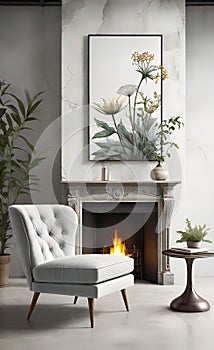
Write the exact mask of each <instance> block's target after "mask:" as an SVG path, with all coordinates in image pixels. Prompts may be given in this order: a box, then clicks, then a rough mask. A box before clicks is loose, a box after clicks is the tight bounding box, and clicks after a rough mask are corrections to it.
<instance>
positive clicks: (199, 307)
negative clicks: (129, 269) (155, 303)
mask: <svg viewBox="0 0 214 350" xmlns="http://www.w3.org/2000/svg"><path fill="white" fill-rule="evenodd" d="M162 254H164V255H167V256H170V257H172V258H182V259H185V261H186V266H187V283H186V288H185V290H184V292H183V293H182V294H181V295H180V296H179V297H177V298H176V299H174V300H172V302H171V303H170V308H171V309H172V310H175V311H181V312H202V311H208V310H209V309H210V304H209V303H208V301H207V300H205V299H204V298H202V297H200V296H199V295H198V294H197V293H196V291H195V289H194V287H193V283H192V266H193V262H194V260H195V259H198V258H208V257H213V256H214V253H211V252H205V253H197V254H196V253H194V254H189V253H180V252H174V251H172V250H170V249H168V250H163V251H162Z"/></svg>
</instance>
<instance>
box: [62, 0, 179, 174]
mask: <svg viewBox="0 0 214 350" xmlns="http://www.w3.org/2000/svg"><path fill="white" fill-rule="evenodd" d="M62 3H63V7H62V112H63V116H62V141H63V148H62V178H63V179H64V180H69V179H72V180H81V179H82V180H84V179H99V178H100V164H99V163H98V164H96V163H94V162H89V161H88V153H87V141H88V136H87V127H88V115H87V84H88V79H87V60H88V57H87V56H88V55H87V35H88V34H156V33H158V34H163V40H164V65H165V66H166V67H167V69H168V70H169V74H170V79H169V80H168V81H166V82H165V84H164V103H163V104H164V106H163V111H164V113H163V117H164V118H168V117H170V116H172V115H182V116H184V66H185V64H184V59H185V58H184V50H185V49H184V35H185V33H184V25H185V19H184V0H171V1H170V0H154V1H151V0H132V1H129V0H114V1H112V0H80V1H75V0H64V1H63V2H62ZM114 69H115V70H116V69H117V68H116V67H113V70H112V74H114ZM175 137H176V140H177V141H178V143H179V144H180V148H181V149H180V151H179V154H178V153H176V152H175V153H173V157H172V158H171V160H170V162H168V167H169V170H170V179H181V177H182V167H183V156H182V154H183V144H184V132H179V134H178V135H176V136H175ZM153 166H154V163H153V162H147V163H146V162H144V163H142V162H126V163H124V164H121V163H118V162H114V163H112V162H109V163H108V167H109V169H110V172H111V177H112V178H113V179H121V178H122V179H130V180H131V179H136V178H137V179H141V180H142V179H145V180H146V179H149V172H150V168H152V167H153ZM121 170H122V171H121Z"/></svg>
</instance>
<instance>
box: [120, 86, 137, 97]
mask: <svg viewBox="0 0 214 350" xmlns="http://www.w3.org/2000/svg"><path fill="white" fill-rule="evenodd" d="M136 90H137V86H136V85H133V84H127V85H123V86H121V87H120V88H119V89H118V90H117V93H118V94H119V95H123V96H132V95H133V94H134V93H135V91H136Z"/></svg>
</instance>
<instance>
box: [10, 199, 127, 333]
mask: <svg viewBox="0 0 214 350" xmlns="http://www.w3.org/2000/svg"><path fill="white" fill-rule="evenodd" d="M9 213H10V219H11V224H12V230H13V233H14V234H15V237H16V241H17V246H18V249H19V253H20V257H21V262H22V266H23V269H24V272H25V275H26V278H27V282H28V286H29V288H30V290H32V291H34V295H33V298H32V302H31V305H30V308H29V312H28V315H27V319H28V320H29V319H30V316H31V314H32V311H33V309H34V307H35V305H36V302H37V300H38V297H39V295H40V293H53V294H64V295H74V296H75V299H74V304H76V302H77V299H78V296H83V297H87V298H88V304H89V313H90V320H91V327H92V328H93V327H94V299H95V298H96V299H98V298H100V297H102V296H104V295H108V294H110V293H113V292H115V291H118V290H120V291H121V293H122V296H123V300H124V303H125V306H126V309H127V311H128V309H129V308H128V300H127V295H126V288H127V287H129V286H131V285H133V283H134V278H133V275H132V274H131V272H132V271H133V265H134V264H133V259H131V258H128V257H121V256H113V255H108V254H104V255H103V254H85V255H76V254H75V240H76V230H77V225H78V220H77V215H76V213H75V212H74V210H73V209H72V208H70V207H68V206H65V205H58V204H55V205H46V204H40V205H31V204H29V205H12V206H11V207H10V208H9Z"/></svg>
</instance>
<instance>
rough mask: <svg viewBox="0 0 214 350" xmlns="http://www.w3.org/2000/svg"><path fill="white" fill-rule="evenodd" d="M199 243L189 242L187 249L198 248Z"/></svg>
mask: <svg viewBox="0 0 214 350" xmlns="http://www.w3.org/2000/svg"><path fill="white" fill-rule="evenodd" d="M200 245H201V242H194V241H189V242H187V247H188V248H200Z"/></svg>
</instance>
